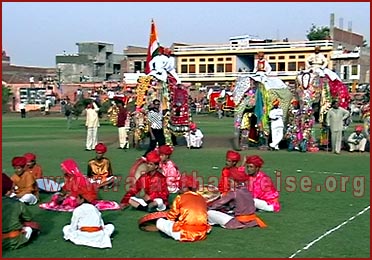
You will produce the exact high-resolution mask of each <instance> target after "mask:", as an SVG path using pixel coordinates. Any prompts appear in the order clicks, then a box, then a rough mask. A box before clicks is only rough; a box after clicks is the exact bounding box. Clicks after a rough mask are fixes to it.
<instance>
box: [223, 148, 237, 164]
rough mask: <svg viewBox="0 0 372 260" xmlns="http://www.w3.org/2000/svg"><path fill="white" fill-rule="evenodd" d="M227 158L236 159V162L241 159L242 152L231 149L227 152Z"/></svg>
mask: <svg viewBox="0 0 372 260" xmlns="http://www.w3.org/2000/svg"><path fill="white" fill-rule="evenodd" d="M226 159H228V160H231V161H234V162H238V161H240V153H238V152H235V151H232V150H229V151H227V153H226Z"/></svg>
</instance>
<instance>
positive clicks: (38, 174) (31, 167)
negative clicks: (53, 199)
mask: <svg viewBox="0 0 372 260" xmlns="http://www.w3.org/2000/svg"><path fill="white" fill-rule="evenodd" d="M23 157H25V158H26V159H27V164H26V166H27V167H26V170H27V171H28V172H30V173H32V175H33V176H34V178H35V181H36V183H37V187H38V188H39V191H44V192H57V191H59V190H60V189H61V185H60V184H59V183H58V182H56V181H54V180H52V179H48V178H44V176H43V169H42V167H41V165H40V164H38V163H37V162H36V155H35V154H33V153H25V154H24V155H23Z"/></svg>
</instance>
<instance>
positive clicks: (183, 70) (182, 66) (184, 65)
mask: <svg viewBox="0 0 372 260" xmlns="http://www.w3.org/2000/svg"><path fill="white" fill-rule="evenodd" d="M181 73H187V65H186V64H182V65H181Z"/></svg>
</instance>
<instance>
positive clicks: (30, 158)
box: [23, 153, 36, 161]
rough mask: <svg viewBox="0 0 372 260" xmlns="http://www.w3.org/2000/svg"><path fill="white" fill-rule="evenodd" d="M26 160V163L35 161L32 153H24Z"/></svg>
mask: <svg viewBox="0 0 372 260" xmlns="http://www.w3.org/2000/svg"><path fill="white" fill-rule="evenodd" d="M23 157H25V158H26V159H27V161H35V160H36V155H35V154H33V153H25V154H24V155H23Z"/></svg>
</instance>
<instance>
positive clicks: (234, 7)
mask: <svg viewBox="0 0 372 260" xmlns="http://www.w3.org/2000/svg"><path fill="white" fill-rule="evenodd" d="M331 13H334V14H335V24H336V26H337V27H341V26H340V22H341V20H342V24H343V28H344V29H347V28H348V27H349V24H350V23H351V26H352V29H353V31H354V32H356V33H359V34H361V35H363V36H364V37H365V39H366V40H367V42H368V43H369V42H370V3H369V2H359V3H353V2H349V3H348V2H325V3H319V2H310V3H306V2H299V3H293V2H288V3H281V2H279V3H273V2H272V3H264V2H246V3H245V2H234V3H229V2H216V3H213V2H207V3H206V2H171V3H164V2H163V3H161V2H158V3H153V2H148V3H144V2H142V3H135V2H123V3H122V2H110V3H105V2H98V3H97V2H92V3H88V2H84V3H73V2H72V3H63V2H61V3H42V2H41V3H17V2H15V3H11V2H6V3H2V40H3V50H5V51H6V53H7V54H8V55H9V56H10V57H11V64H14V65H26V66H40V67H55V56H56V55H57V54H62V53H63V51H66V52H67V53H77V46H76V43H77V42H83V41H101V42H109V43H113V44H114V51H115V53H123V49H124V48H125V47H126V46H128V45H136V46H143V47H147V45H148V41H149V34H150V23H151V19H154V21H155V23H156V26H157V30H158V36H159V41H160V43H161V44H162V45H164V46H170V45H171V44H172V43H173V42H186V43H202V44H220V43H228V40H229V37H231V36H236V35H244V34H250V35H255V36H258V37H259V38H262V39H265V38H271V39H283V38H286V37H287V38H288V39H289V40H290V41H293V40H306V34H307V31H308V30H309V29H310V27H311V25H312V24H315V25H316V26H317V27H321V26H329V24H330V14H331Z"/></svg>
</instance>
